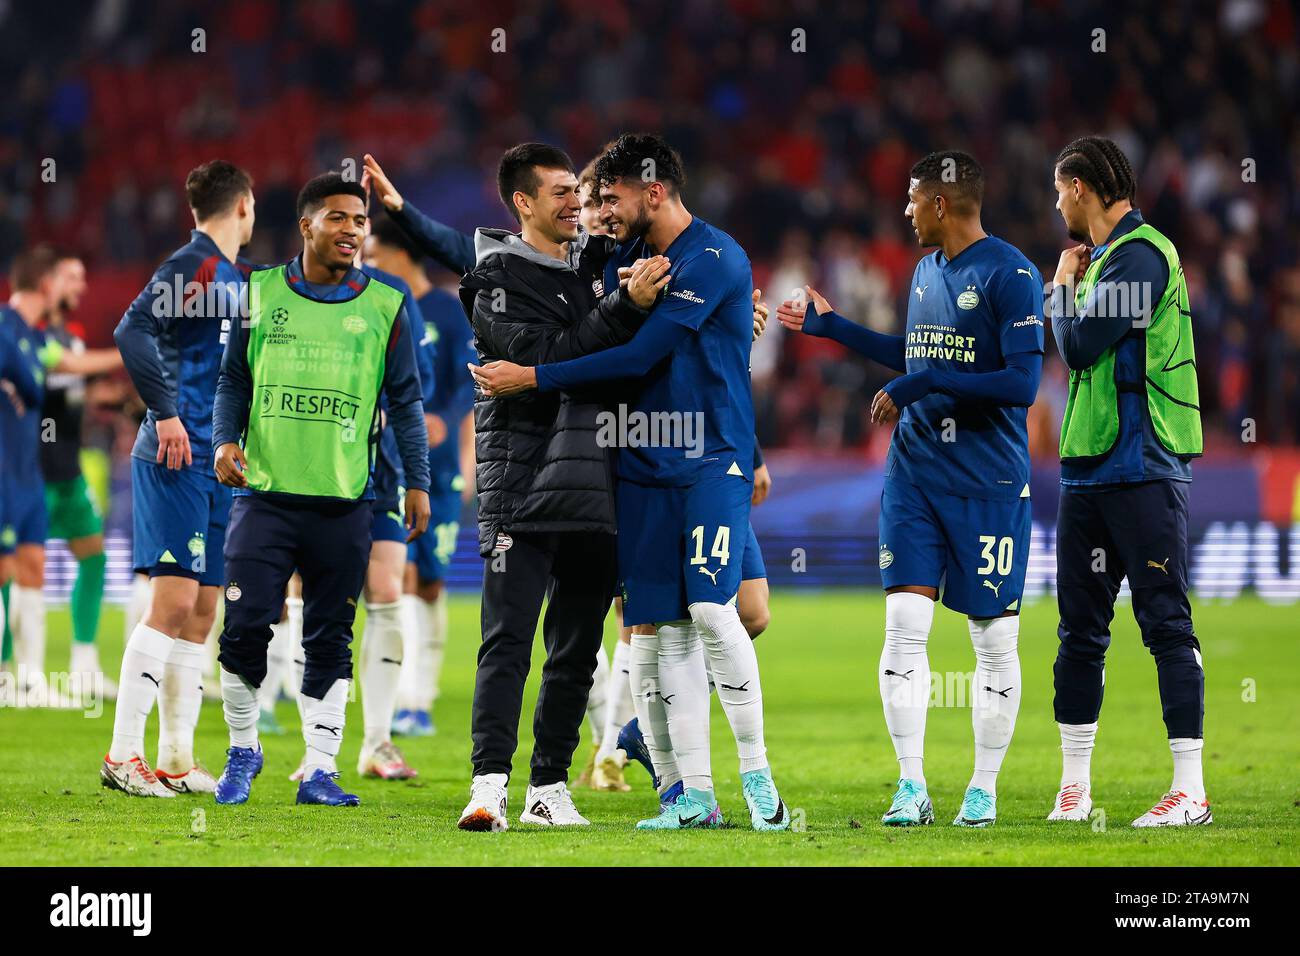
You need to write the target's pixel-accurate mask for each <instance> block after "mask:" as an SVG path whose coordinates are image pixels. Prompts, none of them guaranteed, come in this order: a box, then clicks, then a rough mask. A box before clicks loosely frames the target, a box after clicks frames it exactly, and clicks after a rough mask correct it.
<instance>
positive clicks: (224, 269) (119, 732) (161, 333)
mask: <svg viewBox="0 0 1300 956" xmlns="http://www.w3.org/2000/svg"><path fill="white" fill-rule="evenodd" d="M185 193H186V197H187V198H188V200H189V205H190V211H191V212H192V213H193V216H194V227H195V228H194V231H193V232H191V233H190V241H189V242H188V243H186V244H185V245H184V246H182V247H181V248H179V249H177V250H176V251H175V252H174V253H172V254H171V256H169V257H168V258H167V260H166V261H165V262H164V263H163V264H162V265H160V266H159V267H158V269H157V271H156V272H155V273H154V275H153V278H152V279H151V280H150V281H149V284H148V285H146V286H145V288H144V290H143V291H142V292H141V293H140V294H139V295H138V296H137V297H136V299H135V301H134V302H132V303H131V305H130V307H129V308H128V309H127V310H126V314H125V315H124V316H123V317H122V321H121V322H120V323H119V324H118V326H117V330H116V331H115V332H114V333H113V338H114V340H115V341H116V342H117V346H118V349H119V350H120V351H121V353H122V358H123V360H124V361H125V363H126V369H127V372H128V373H129V374H130V376H131V380H132V382H134V383H135V387H136V390H137V391H138V392H139V393H140V397H141V398H142V399H143V400H144V403H145V405H146V406H148V413H147V415H146V416H145V419H144V421H143V422H142V423H141V425H140V434H139V435H138V436H137V438H136V441H135V447H134V448H133V449H132V451H131V488H132V499H133V502H134V505H133V523H134V530H133V539H134V540H133V550H134V563H135V568H136V570H137V571H144V572H147V573H148V574H149V577H150V587H151V591H152V595H151V599H150V604H149V611H148V613H147V614H146V615H145V617H144V619H143V620H142V621H140V622H139V623H138V624H137V625H136V627H135V630H133V631H132V632H131V636H130V638H129V639H128V640H127V644H126V650H125V652H124V653H123V655H122V672H121V678H120V680H119V682H118V683H119V689H118V698H117V710H116V713H115V714H114V717H113V740H112V744H111V746H110V747H109V751H108V755H107V756H106V757H105V758H104V763H103V767H102V769H101V777H102V779H103V781H104V785H105V786H109V787H113V788H116V789H118V790H121V791H123V792H124V793H128V794H131V795H133V796H152V797H165V796H172V795H174V793H175V792H178V791H179V792H204V793H210V792H212V791H213V790H214V789H215V787H216V781H215V780H214V779H213V777H212V775H211V774H210V773H208V772H207V771H206V770H205V769H203V768H202V767H200V766H198V764H197V763H196V761H195V759H194V727H195V725H196V724H197V723H198V718H199V706H200V703H201V701H202V688H201V685H200V680H201V677H202V671H203V666H204V661H205V654H204V650H203V643H204V642H205V641H206V640H207V637H208V632H209V631H210V630H211V628H212V621H213V618H214V616H215V614H216V607H217V592H218V588H219V587H220V586H221V584H222V577H223V576H224V570H225V563H224V559H223V555H222V549H223V546H224V543H225V535H226V524H227V521H228V519H229V515H230V490H229V489H228V488H225V487H223V486H222V485H221V484H219V483H218V482H217V480H216V477H215V476H214V475H213V473H212V407H213V399H214V396H215V395H216V390H217V376H218V372H219V370H220V363H221V355H222V350H223V349H224V347H225V343H226V340H227V338H228V337H229V334H230V328H231V324H232V323H237V322H238V320H239V318H240V315H241V314H242V306H241V300H242V297H243V294H244V291H243V290H244V273H243V272H242V271H241V269H240V267H239V266H238V265H237V264H236V261H235V260H236V256H237V254H238V252H239V248H240V246H243V245H245V244H246V243H247V242H248V241H249V239H250V238H251V237H252V234H253V222H254V200H253V189H252V180H251V179H250V178H249V176H248V174H247V173H246V172H244V171H243V170H242V169H240V168H239V167H237V166H235V165H233V164H231V163H228V162H226V161H224V160H213V161H212V162H208V163H204V164H203V165H202V166H198V167H196V168H195V169H193V170H191V171H190V174H189V176H188V177H187V178H186V180H185ZM160 695H161V705H160V708H159V744H158V764H157V766H158V773H157V774H156V775H155V773H154V771H153V770H152V769H151V768H150V767H149V765H148V763H147V762H146V761H145V759H144V728H145V722H146V721H147V720H148V718H149V713H150V711H152V710H153V705H154V702H155V701H158V700H159V699H160Z"/></svg>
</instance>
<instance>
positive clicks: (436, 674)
mask: <svg viewBox="0 0 1300 956" xmlns="http://www.w3.org/2000/svg"><path fill="white" fill-rule="evenodd" d="M420 604H422V605H423V607H424V617H425V620H426V621H427V624H426V630H427V632H428V634H429V642H428V644H427V647H428V649H429V652H428V664H427V665H426V666H427V669H428V677H427V678H426V682H425V685H424V686H425V688H426V690H425V694H426V695H427V697H426V700H425V701H423V703H424V706H423V707H419V708H417V709H418V710H430V709H432V708H433V702H434V701H435V700H437V699H438V686H439V684H440V683H441V681H442V656H443V652H444V651H445V650H446V649H447V589H446V588H443V589H442V590H441V591H440V592H439V593H438V599H437V600H436V601H428V602H425V601H421V602H420Z"/></svg>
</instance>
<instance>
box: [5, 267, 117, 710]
mask: <svg viewBox="0 0 1300 956" xmlns="http://www.w3.org/2000/svg"><path fill="white" fill-rule="evenodd" d="M61 258H62V257H61V256H60V255H59V254H58V253H57V252H55V250H54V249H52V248H51V247H49V246H47V245H40V246H36V247H35V248H33V249H30V250H27V251H25V252H23V253H21V254H20V255H19V256H17V257H16V258H15V260H14V266H13V269H12V275H11V285H12V287H13V295H12V296H11V298H10V300H9V303H8V304H7V305H6V306H4V307H3V309H0V324H4V325H5V326H7V327H8V335H9V337H10V339H11V341H12V342H13V343H14V344H15V345H16V347H17V349H18V352H19V355H20V357H21V359H22V361H23V362H24V363H25V364H26V366H27V372H28V374H29V375H31V376H32V377H34V378H35V379H36V380H37V381H38V382H39V383H40V385H41V394H42V397H43V396H44V394H45V389H46V386H47V385H48V380H47V379H46V377H45V375H46V373H47V372H59V373H64V372H67V373H76V374H93V373H97V372H105V371H108V370H110V369H112V368H115V367H117V365H118V364H119V360H118V357H117V354H116V352H114V350H112V349H96V350H93V351H88V352H86V351H83V352H74V351H73V350H71V349H65V348H64V347H63V346H62V345H61V344H60V343H59V342H58V341H54V340H52V339H51V338H50V337H48V336H47V334H46V332H45V331H44V329H43V328H41V325H42V323H44V322H45V321H46V320H47V319H48V317H49V314H50V313H51V312H52V311H53V310H55V309H56V308H58V306H59V303H60V302H61V301H62V299H63V288H64V286H65V284H66V283H65V277H64V275H63V273H62V272H61V270H59V268H58V264H59V262H60V260H61ZM4 391H5V394H2V395H0V431H3V432H4V433H6V438H5V441H4V444H5V455H4V456H3V458H0V497H2V498H3V499H4V501H5V505H4V506H3V508H2V509H0V510H3V511H5V512H6V515H5V517H4V518H3V523H2V524H0V582H3V583H4V585H5V587H6V589H7V590H8V594H7V598H8V603H9V613H8V615H7V625H8V626H7V628H6V630H7V632H8V635H9V636H11V638H12V641H13V646H14V651H15V653H16V658H17V662H18V665H19V671H20V674H21V675H22V677H23V678H24V684H25V698H24V699H25V702H26V703H27V704H29V705H44V704H52V705H67V704H72V703H74V701H73V700H71V699H70V698H69V697H67V696H65V695H64V694H63V693H62V692H60V691H59V690H58V688H51V687H50V686H49V683H48V680H47V678H46V675H45V593H44V586H45V538H46V535H47V533H48V530H49V515H48V512H47V508H46V500H45V481H44V476H43V474H42V470H41V451H42V445H43V444H48V443H52V442H57V441H59V440H60V439H61V438H62V440H64V441H75V440H76V439H75V437H73V436H68V435H63V436H60V435H59V433H58V432H57V430H51V428H50V426H49V425H48V423H47V421H46V418H45V416H44V415H43V414H42V410H41V402H40V401H37V402H36V403H34V404H27V403H26V402H24V401H23V400H22V399H21V398H20V397H19V396H18V394H17V392H16V391H15V390H14V389H13V388H12V387H11V388H8V389H5V390H4ZM70 689H71V691H72V695H73V696H75V697H84V694H85V692H86V691H91V692H94V689H93V688H89V687H85V686H82V685H81V683H80V678H78V679H77V686H75V687H72V688H70Z"/></svg>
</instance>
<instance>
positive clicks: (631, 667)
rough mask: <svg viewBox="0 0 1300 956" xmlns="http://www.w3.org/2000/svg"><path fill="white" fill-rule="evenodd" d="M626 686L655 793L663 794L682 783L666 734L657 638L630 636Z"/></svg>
mask: <svg viewBox="0 0 1300 956" xmlns="http://www.w3.org/2000/svg"><path fill="white" fill-rule="evenodd" d="M628 647H629V649H630V650H629V652H628V684H629V687H630V689H631V690H632V706H633V709H634V710H635V711H636V716H637V723H638V724H639V725H640V727H641V735H642V736H643V737H645V744H646V749H647V750H649V751H650V762H651V763H652V764H654V768H655V776H657V777H658V778H659V792H660V793H663V792H664V791H665V790H667V789H668V788H669V787H671V786H672V785H673V784H675V783H677V782H678V781H679V780H681V779H682V772H681V770H680V769H679V768H678V766H677V758H676V757H674V756H673V740H672V737H671V735H669V733H668V713H667V710H668V708H666V707H665V706H664V702H663V699H662V698H660V696H659V694H658V689H659V636H658V635H657V634H633V635H632V643H631V644H629V645H628Z"/></svg>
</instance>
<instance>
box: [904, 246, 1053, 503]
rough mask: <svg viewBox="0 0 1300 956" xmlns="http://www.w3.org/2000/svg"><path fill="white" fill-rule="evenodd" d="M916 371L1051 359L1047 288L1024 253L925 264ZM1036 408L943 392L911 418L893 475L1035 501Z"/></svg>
mask: <svg viewBox="0 0 1300 956" xmlns="http://www.w3.org/2000/svg"><path fill="white" fill-rule="evenodd" d="M905 347H906V361H907V371H908V372H909V373H911V372H918V371H920V370H922V369H926V368H937V369H942V370H944V371H948V372H996V371H998V370H999V369H1002V368H1005V367H1006V362H1005V357H1006V356H1008V355H1015V354H1018V353H1023V352H1042V351H1043V279H1042V276H1041V275H1040V274H1039V272H1038V270H1037V269H1036V268H1034V266H1033V264H1032V263H1031V262H1030V261H1029V260H1028V259H1026V258H1025V257H1024V255H1023V254H1021V252H1020V250H1018V249H1017V248H1016V247H1015V246H1012V245H1010V244H1009V243H1006V242H1003V241H1002V240H1001V239H998V238H996V237H994V236H986V237H984V238H983V239H980V240H978V241H976V242H974V243H972V244H971V245H970V246H968V247H967V248H966V249H964V250H963V251H962V252H961V253H960V254H959V255H958V256H957V257H956V258H955V259H952V260H951V261H949V260H948V259H947V258H946V257H945V256H944V254H943V252H942V251H938V252H935V253H934V254H932V255H929V256H926V257H925V258H924V259H922V260H921V261H920V262H919V263H917V266H916V271H915V273H913V276H912V287H911V292H910V294H909V296H908V306H907V332H906V336H905ZM1027 411H1028V410H1027V409H1025V408H1012V407H1009V406H1005V405H995V404H992V403H987V402H978V403H977V402H969V401H962V400H961V399H958V398H955V397H953V396H951V395H944V394H940V393H938V392H934V393H931V394H929V395H926V396H925V397H924V398H922V399H920V400H919V401H916V402H913V403H912V404H911V405H909V406H907V408H905V409H903V414H902V417H901V418H900V420H899V423H898V428H897V429H895V431H894V437H893V441H891V442H890V445H889V459H888V462H887V464H886V469H885V473H886V475H893V474H898V475H900V476H902V477H904V478H905V479H906V480H908V481H910V482H912V483H913V484H915V485H917V486H919V487H922V488H933V489H938V490H941V491H945V492H947V493H949V494H953V495H958V496H961V497H969V498H989V499H1006V498H1018V497H1025V496H1027V495H1028V493H1029V491H1028V486H1029V437H1028V432H1027V430H1026V427H1025V421H1026V416H1027Z"/></svg>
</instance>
